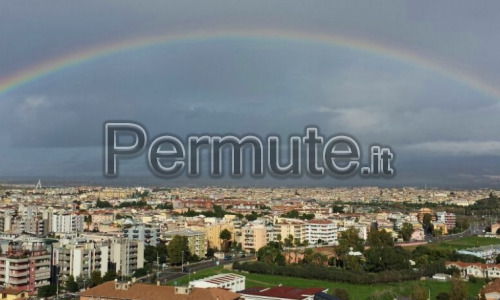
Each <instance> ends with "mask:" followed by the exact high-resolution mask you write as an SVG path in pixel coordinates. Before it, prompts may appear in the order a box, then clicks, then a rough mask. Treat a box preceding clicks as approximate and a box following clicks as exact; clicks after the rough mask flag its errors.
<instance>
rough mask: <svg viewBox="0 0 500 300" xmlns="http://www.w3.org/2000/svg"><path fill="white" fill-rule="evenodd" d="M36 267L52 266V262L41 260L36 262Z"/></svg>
mask: <svg viewBox="0 0 500 300" xmlns="http://www.w3.org/2000/svg"><path fill="white" fill-rule="evenodd" d="M36 266H37V267H40V266H50V260H40V261H37V262H36Z"/></svg>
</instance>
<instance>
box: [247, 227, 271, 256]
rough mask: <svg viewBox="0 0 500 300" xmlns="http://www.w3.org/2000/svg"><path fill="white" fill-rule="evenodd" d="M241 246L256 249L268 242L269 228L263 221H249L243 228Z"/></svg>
mask: <svg viewBox="0 0 500 300" xmlns="http://www.w3.org/2000/svg"><path fill="white" fill-rule="evenodd" d="M241 230H242V236H241V248H242V249H243V250H245V251H251V250H255V251H258V250H259V249H260V248H262V247H264V246H265V245H266V244H267V242H268V241H267V228H266V225H265V224H264V223H263V222H259V221H254V222H248V223H247V224H245V225H244V226H243V227H242V228H241Z"/></svg>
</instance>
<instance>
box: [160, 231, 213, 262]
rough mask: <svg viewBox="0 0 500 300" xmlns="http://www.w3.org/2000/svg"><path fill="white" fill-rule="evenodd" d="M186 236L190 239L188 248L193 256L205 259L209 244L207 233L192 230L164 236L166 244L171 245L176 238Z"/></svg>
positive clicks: (170, 232)
mask: <svg viewBox="0 0 500 300" xmlns="http://www.w3.org/2000/svg"><path fill="white" fill-rule="evenodd" d="M176 235H179V236H185V237H187V239H188V248H189V252H190V253H191V255H193V254H196V255H197V256H198V257H200V258H201V257H205V256H206V254H207V242H206V237H205V232H202V231H194V230H191V229H183V230H176V231H168V232H165V233H163V234H162V238H163V240H164V241H165V243H167V244H168V243H170V241H171V240H172V239H173V238H174V236H176Z"/></svg>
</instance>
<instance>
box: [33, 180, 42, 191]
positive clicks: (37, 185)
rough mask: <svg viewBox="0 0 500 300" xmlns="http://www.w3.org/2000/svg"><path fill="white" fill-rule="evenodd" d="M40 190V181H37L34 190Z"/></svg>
mask: <svg viewBox="0 0 500 300" xmlns="http://www.w3.org/2000/svg"><path fill="white" fill-rule="evenodd" d="M41 188H42V180H40V179H38V182H37V183H36V186H35V189H37V190H38V189H41Z"/></svg>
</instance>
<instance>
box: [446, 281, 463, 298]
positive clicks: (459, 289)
mask: <svg viewBox="0 0 500 300" xmlns="http://www.w3.org/2000/svg"><path fill="white" fill-rule="evenodd" d="M465 299H467V282H465V281H462V280H460V279H458V278H452V279H451V291H450V300H465Z"/></svg>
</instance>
